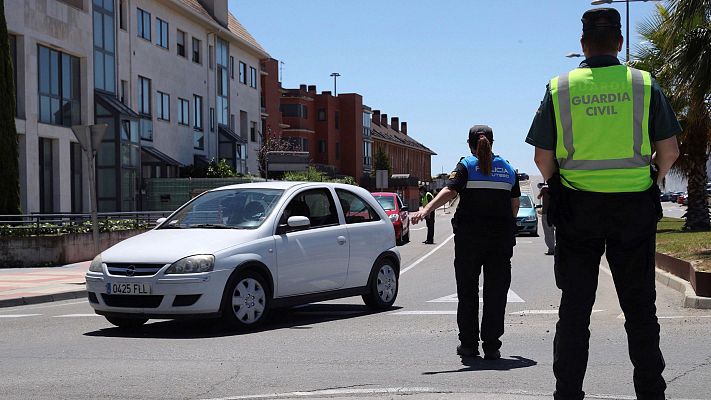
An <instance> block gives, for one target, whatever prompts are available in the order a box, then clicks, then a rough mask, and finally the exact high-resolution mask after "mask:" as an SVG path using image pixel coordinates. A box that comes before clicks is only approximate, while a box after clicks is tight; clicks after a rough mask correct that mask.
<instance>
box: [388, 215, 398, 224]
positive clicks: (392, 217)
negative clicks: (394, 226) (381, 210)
mask: <svg viewBox="0 0 711 400" xmlns="http://www.w3.org/2000/svg"><path fill="white" fill-rule="evenodd" d="M388 218H390V221H393V222H395V221H399V220H400V214H390V215H389V216H388Z"/></svg>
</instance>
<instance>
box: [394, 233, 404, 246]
mask: <svg viewBox="0 0 711 400" xmlns="http://www.w3.org/2000/svg"><path fill="white" fill-rule="evenodd" d="M403 243H404V242H403V240H402V231H400V237H397V236H395V246H402V244H403Z"/></svg>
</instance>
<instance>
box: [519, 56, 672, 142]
mask: <svg viewBox="0 0 711 400" xmlns="http://www.w3.org/2000/svg"><path fill="white" fill-rule="evenodd" d="M612 65H620V61H619V60H618V59H617V57H613V56H596V57H590V58H588V59H585V61H583V62H581V63H580V68H601V67H609V66H612ZM649 107H650V110H649V139H650V141H651V142H657V141H660V140H664V139H668V138H670V137H672V136H674V135H676V134H678V133H679V132H681V126H680V125H679V121H677V119H676V115H675V114H674V111H673V110H672V108H671V105H670V104H669V101H668V100H667V98H666V96H664V93H662V89H661V88H660V87H659V84H657V81H655V80H654V79H652V98H651V99H650V104H649ZM556 135H557V130H556V123H555V112H554V110H553V97H552V96H551V92H550V87H548V86H546V94H545V96H544V97H543V101H542V102H541V106H540V107H539V108H538V111H537V112H536V116H535V117H534V118H533V123H532V124H531V129H530V130H529V131H528V136H527V137H526V143H528V144H530V145H533V146H535V147H538V148H541V149H544V150H555V144H556V137H557V136H556Z"/></svg>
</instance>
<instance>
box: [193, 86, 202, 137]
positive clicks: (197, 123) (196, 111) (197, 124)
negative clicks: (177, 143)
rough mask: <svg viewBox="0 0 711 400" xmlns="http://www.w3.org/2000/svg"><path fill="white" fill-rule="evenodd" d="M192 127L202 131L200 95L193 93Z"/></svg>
mask: <svg viewBox="0 0 711 400" xmlns="http://www.w3.org/2000/svg"><path fill="white" fill-rule="evenodd" d="M193 115H194V116H195V117H194V118H193V119H194V121H193V128H195V130H198V131H202V96H198V95H196V94H194V95H193Z"/></svg>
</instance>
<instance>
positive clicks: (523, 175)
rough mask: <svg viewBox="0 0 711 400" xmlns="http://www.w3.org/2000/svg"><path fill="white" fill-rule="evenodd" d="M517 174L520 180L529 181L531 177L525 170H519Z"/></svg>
mask: <svg viewBox="0 0 711 400" xmlns="http://www.w3.org/2000/svg"><path fill="white" fill-rule="evenodd" d="M516 176H517V177H518V180H519V181H527V180H528V179H529V177H528V174H527V173H525V172H517V173H516Z"/></svg>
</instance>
